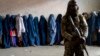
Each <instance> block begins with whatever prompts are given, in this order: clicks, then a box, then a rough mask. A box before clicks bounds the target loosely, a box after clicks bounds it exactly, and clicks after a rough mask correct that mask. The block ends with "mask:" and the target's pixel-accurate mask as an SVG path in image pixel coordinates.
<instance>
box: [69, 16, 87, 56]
mask: <svg viewBox="0 0 100 56" xmlns="http://www.w3.org/2000/svg"><path fill="white" fill-rule="evenodd" d="M69 20H70V22H71V24H72V26H73V27H74V30H75V33H77V34H78V36H79V37H80V38H82V37H81V33H80V31H79V30H78V28H77V27H76V26H75V24H74V22H73V19H72V18H71V16H70V18H69ZM81 47H82V48H83V49H84V50H85V52H86V54H87V56H89V54H88V51H87V49H86V46H85V43H84V44H81Z"/></svg>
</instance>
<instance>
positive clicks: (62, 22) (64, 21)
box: [61, 18, 72, 41]
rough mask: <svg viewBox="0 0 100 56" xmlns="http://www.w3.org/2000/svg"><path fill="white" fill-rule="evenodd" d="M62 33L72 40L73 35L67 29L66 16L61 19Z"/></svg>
mask: <svg viewBox="0 0 100 56" xmlns="http://www.w3.org/2000/svg"><path fill="white" fill-rule="evenodd" d="M61 34H62V37H64V38H65V39H67V40H69V41H71V40H72V35H71V34H69V33H68V32H67V31H66V20H65V18H63V19H62V21H61Z"/></svg>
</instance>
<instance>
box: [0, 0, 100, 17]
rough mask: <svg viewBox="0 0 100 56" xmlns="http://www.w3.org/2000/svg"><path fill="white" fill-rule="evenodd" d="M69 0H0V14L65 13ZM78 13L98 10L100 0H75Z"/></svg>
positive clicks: (46, 15) (47, 14)
mask: <svg viewBox="0 0 100 56" xmlns="http://www.w3.org/2000/svg"><path fill="white" fill-rule="evenodd" d="M68 1H69V0H0V15H6V14H19V13H20V14H22V15H28V14H30V13H31V14H33V15H34V16H40V15H44V16H45V17H48V16H49V14H54V15H57V14H59V13H61V14H63V15H64V14H65V13H66V9H67V3H68ZM76 1H77V3H78V5H79V8H80V9H79V13H82V12H91V11H98V10H100V0H76Z"/></svg>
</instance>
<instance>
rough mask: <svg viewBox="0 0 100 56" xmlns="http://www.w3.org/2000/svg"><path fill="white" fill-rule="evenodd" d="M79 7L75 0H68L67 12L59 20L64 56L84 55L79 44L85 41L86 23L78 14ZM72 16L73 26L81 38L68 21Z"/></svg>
mask: <svg viewBox="0 0 100 56" xmlns="http://www.w3.org/2000/svg"><path fill="white" fill-rule="evenodd" d="M78 10H79V7H78V5H77V4H76V1H75V0H70V1H69V3H68V8H67V13H66V14H65V16H64V17H63V19H62V22H61V34H62V37H63V38H64V45H65V52H64V56H74V54H75V56H84V53H83V49H82V47H81V44H83V43H84V42H85V37H87V34H86V32H87V23H86V21H85V19H84V18H83V16H82V15H79V14H78ZM71 18H72V20H73V22H74V24H75V26H76V27H77V28H78V30H79V32H80V34H81V38H80V37H79V36H78V34H77V33H76V32H75V28H74V27H73V25H72V22H70V19H71Z"/></svg>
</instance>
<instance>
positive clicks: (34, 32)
mask: <svg viewBox="0 0 100 56" xmlns="http://www.w3.org/2000/svg"><path fill="white" fill-rule="evenodd" d="M61 18H62V15H61V14H59V15H58V16H57V18H56V17H55V16H54V15H53V14H50V16H49V17H48V18H45V17H44V16H43V15H41V16H40V18H38V17H37V16H35V17H34V16H33V15H32V14H29V15H28V16H26V15H23V16H21V15H20V14H18V15H9V14H7V15H6V16H5V17H2V16H0V46H1V47H3V48H10V47H11V46H13V47H16V46H39V45H54V44H60V42H61V40H62V37H61V26H60V24H61ZM39 19H40V20H39ZM46 19H48V20H46Z"/></svg>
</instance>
